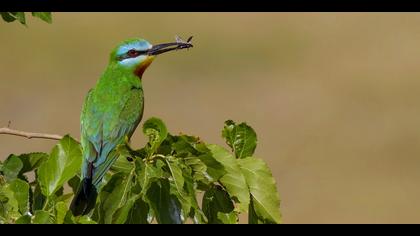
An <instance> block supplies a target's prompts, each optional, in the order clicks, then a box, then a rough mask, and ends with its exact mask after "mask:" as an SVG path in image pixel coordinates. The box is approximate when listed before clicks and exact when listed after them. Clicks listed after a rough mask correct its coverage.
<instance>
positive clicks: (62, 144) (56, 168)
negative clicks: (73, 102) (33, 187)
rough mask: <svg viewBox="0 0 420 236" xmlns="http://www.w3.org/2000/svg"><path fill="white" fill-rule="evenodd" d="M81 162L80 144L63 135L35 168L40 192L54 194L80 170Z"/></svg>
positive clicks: (46, 194)
mask: <svg viewBox="0 0 420 236" xmlns="http://www.w3.org/2000/svg"><path fill="white" fill-rule="evenodd" d="M81 164H82V153H81V149H80V145H79V144H78V143H77V142H76V140H74V139H73V138H71V137H70V136H68V135H66V136H64V138H63V139H61V140H60V141H59V143H58V144H57V145H56V146H55V147H54V148H53V150H52V152H51V154H50V157H49V158H48V160H46V161H44V162H43V163H42V164H41V166H40V167H39V168H38V170H37V173H38V181H39V184H40V186H41V190H42V193H43V194H44V195H45V196H47V197H49V196H51V195H52V194H54V193H55V191H57V190H58V189H59V188H61V187H62V186H63V184H64V183H65V182H66V181H68V180H70V179H71V178H73V176H75V175H76V174H77V173H78V172H79V171H80V167H81Z"/></svg>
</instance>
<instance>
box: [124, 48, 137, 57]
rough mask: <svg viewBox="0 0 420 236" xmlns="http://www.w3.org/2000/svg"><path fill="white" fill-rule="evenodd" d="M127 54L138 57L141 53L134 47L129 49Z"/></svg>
mask: <svg viewBox="0 0 420 236" xmlns="http://www.w3.org/2000/svg"><path fill="white" fill-rule="evenodd" d="M127 55H128V56H129V57H136V56H138V55H139V52H138V51H136V50H134V49H131V50H129V51H128V52H127Z"/></svg>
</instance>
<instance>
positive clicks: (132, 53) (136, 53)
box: [117, 49, 148, 61]
mask: <svg viewBox="0 0 420 236" xmlns="http://www.w3.org/2000/svg"><path fill="white" fill-rule="evenodd" d="M147 52H148V51H147V50H143V51H139V50H135V49H131V50H128V51H127V52H126V53H125V54H123V55H120V56H118V57H117V60H118V61H122V60H124V59H128V58H134V57H138V56H141V55H146V54H147Z"/></svg>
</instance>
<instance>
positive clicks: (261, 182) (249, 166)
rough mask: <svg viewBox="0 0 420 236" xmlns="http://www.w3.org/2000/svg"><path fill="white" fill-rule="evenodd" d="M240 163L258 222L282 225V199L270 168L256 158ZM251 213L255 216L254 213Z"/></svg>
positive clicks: (239, 161)
mask: <svg viewBox="0 0 420 236" xmlns="http://www.w3.org/2000/svg"><path fill="white" fill-rule="evenodd" d="M238 163H239V166H240V168H241V171H242V173H243V175H244V176H245V179H246V182H247V184H248V186H249V190H250V192H251V195H252V204H253V205H252V207H253V210H254V211H255V215H256V216H257V217H258V220H259V221H261V222H264V223H281V214H280V198H279V195H278V192H277V187H276V182H275V180H274V178H273V176H272V174H271V171H270V169H269V168H268V166H267V165H266V164H265V162H264V161H262V160H261V159H257V158H255V157H247V158H243V159H238ZM250 213H253V214H254V212H252V211H250ZM251 219H252V218H251ZM253 222H256V221H255V220H253Z"/></svg>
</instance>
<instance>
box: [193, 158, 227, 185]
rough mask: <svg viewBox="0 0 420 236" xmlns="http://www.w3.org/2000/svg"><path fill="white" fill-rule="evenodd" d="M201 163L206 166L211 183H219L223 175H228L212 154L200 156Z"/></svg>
mask: <svg viewBox="0 0 420 236" xmlns="http://www.w3.org/2000/svg"><path fill="white" fill-rule="evenodd" d="M198 158H199V159H200V161H201V162H203V163H204V164H205V165H206V169H207V170H206V174H205V176H206V177H207V178H208V177H211V178H209V179H210V181H211V182H215V181H218V180H219V179H220V178H221V177H222V176H223V175H225V174H226V169H225V167H224V165H223V164H222V163H221V162H220V161H219V160H217V159H216V158H215V157H214V156H213V155H212V154H211V153H205V154H202V155H200V156H198Z"/></svg>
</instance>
